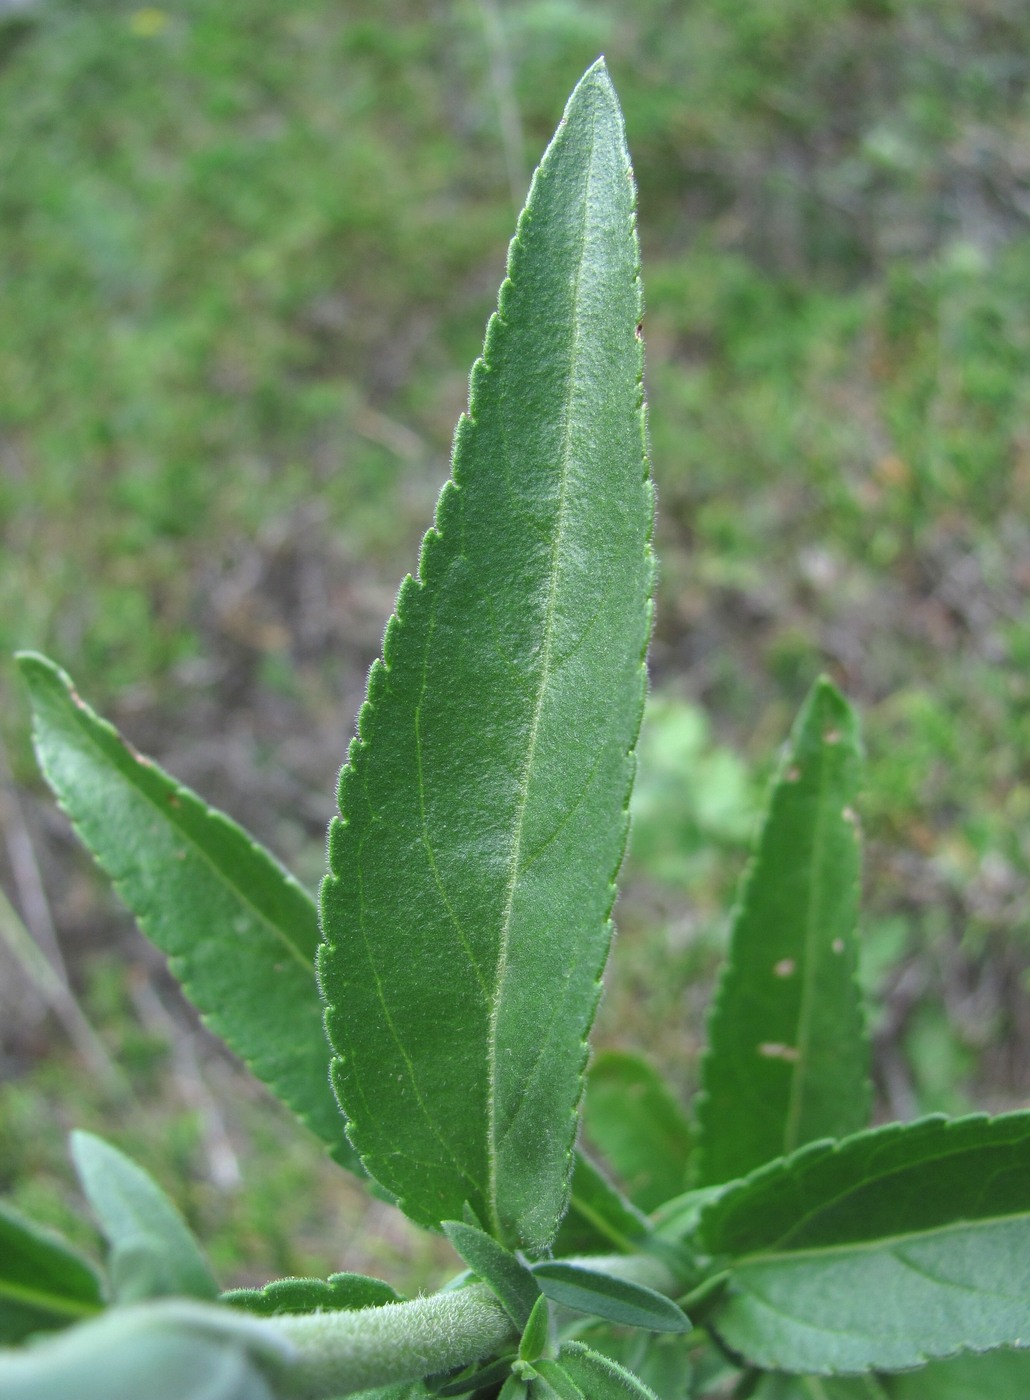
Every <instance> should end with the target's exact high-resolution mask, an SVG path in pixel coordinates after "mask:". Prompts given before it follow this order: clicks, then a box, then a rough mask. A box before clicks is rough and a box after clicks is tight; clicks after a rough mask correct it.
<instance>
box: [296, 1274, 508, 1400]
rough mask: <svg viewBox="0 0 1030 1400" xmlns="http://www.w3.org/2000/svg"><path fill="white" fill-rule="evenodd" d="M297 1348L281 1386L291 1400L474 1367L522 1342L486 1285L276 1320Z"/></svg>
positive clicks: (315, 1398)
mask: <svg viewBox="0 0 1030 1400" xmlns="http://www.w3.org/2000/svg"><path fill="white" fill-rule="evenodd" d="M269 1321H270V1322H272V1323H273V1325H274V1326H275V1328H276V1330H277V1331H278V1332H280V1333H281V1335H282V1336H284V1337H285V1338H286V1339H287V1340H288V1341H290V1342H291V1343H292V1344H293V1346H294V1347H295V1348H296V1351H297V1354H298V1355H297V1360H296V1361H295V1362H293V1364H292V1365H291V1366H290V1367H289V1370H288V1372H287V1373H286V1375H285V1377H284V1378H283V1380H282V1382H281V1383H280V1388H279V1390H280V1394H282V1395H284V1396H290V1397H291V1400H325V1398H326V1397H329V1396H343V1395H353V1394H355V1393H357V1392H359V1391H362V1390H374V1389H375V1388H376V1387H378V1386H385V1385H395V1384H399V1383H400V1382H403V1381H416V1380H419V1379H420V1378H421V1377H422V1376H429V1375H433V1374H434V1373H435V1372H437V1371H449V1370H453V1369H454V1368H455V1367H458V1366H467V1365H468V1364H469V1363H470V1362H472V1361H479V1360H481V1359H482V1358H483V1357H486V1356H490V1355H492V1354H493V1353H494V1352H497V1351H499V1350H501V1349H502V1348H503V1347H505V1346H506V1345H509V1344H510V1345H511V1346H513V1347H514V1345H515V1344H516V1343H517V1341H518V1333H517V1332H516V1331H515V1329H514V1327H513V1326H512V1322H511V1319H510V1318H509V1317H508V1314H507V1313H506V1312H505V1311H504V1309H503V1308H502V1307H501V1305H500V1303H499V1302H498V1301H497V1299H496V1298H495V1297H494V1295H493V1294H492V1293H491V1292H490V1290H489V1289H488V1288H486V1287H484V1286H483V1285H481V1284H474V1285H472V1286H471V1287H469V1288H460V1289H456V1290H454V1291H453V1292H450V1293H447V1292H445V1293H435V1294H433V1295H432V1296H431V1297H429V1298H416V1299H414V1300H413V1301H412V1302H410V1303H387V1304H386V1305H385V1306H384V1307H381V1308H364V1309H362V1310H360V1311H357V1312H318V1313H305V1314H296V1315H293V1316H291V1315H285V1316H282V1317H277V1318H274V1319H269Z"/></svg>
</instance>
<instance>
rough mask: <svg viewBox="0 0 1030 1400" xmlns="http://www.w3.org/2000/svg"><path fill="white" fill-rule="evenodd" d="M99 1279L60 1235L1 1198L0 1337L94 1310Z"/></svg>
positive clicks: (16, 1336)
mask: <svg viewBox="0 0 1030 1400" xmlns="http://www.w3.org/2000/svg"><path fill="white" fill-rule="evenodd" d="M101 1306H102V1304H101V1297H100V1280H99V1279H98V1278H97V1275H96V1273H95V1272H94V1271H93V1269H92V1267H91V1266H90V1264H89V1263H88V1262H87V1261H86V1260H85V1259H84V1258H82V1256H81V1255H79V1254H77V1253H76V1251H75V1250H73V1249H72V1248H71V1246H70V1245H68V1244H66V1243H65V1241H64V1240H62V1239H61V1238H60V1236H58V1235H55V1234H53V1233H52V1232H51V1231H49V1230H43V1229H41V1228H40V1227H39V1226H38V1225H35V1224H33V1222H32V1221H31V1220H26V1219H24V1218H23V1217H22V1216H21V1215H19V1214H18V1213H17V1212H16V1211H14V1210H12V1209H11V1207H10V1206H8V1205H5V1204H3V1203H2V1202H0V1342H2V1343H4V1344H5V1345H10V1343H12V1342H20V1341H21V1340H22V1338H24V1337H27V1336H30V1335H31V1334H32V1333H34V1332H42V1331H46V1330H47V1329H49V1328H52V1327H53V1328H58V1327H63V1326H66V1325H67V1323H68V1321H69V1320H74V1319H76V1318H80V1317H89V1315H90V1314H91V1313H93V1312H97V1311H99V1309H100V1307H101Z"/></svg>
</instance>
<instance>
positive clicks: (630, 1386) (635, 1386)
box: [536, 1342, 655, 1400]
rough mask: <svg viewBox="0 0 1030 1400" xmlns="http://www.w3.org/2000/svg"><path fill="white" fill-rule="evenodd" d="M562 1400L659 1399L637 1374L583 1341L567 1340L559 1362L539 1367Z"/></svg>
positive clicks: (548, 1362)
mask: <svg viewBox="0 0 1030 1400" xmlns="http://www.w3.org/2000/svg"><path fill="white" fill-rule="evenodd" d="M536 1369H537V1370H538V1371H539V1373H540V1375H541V1376H542V1377H543V1378H544V1380H545V1381H546V1382H547V1384H548V1385H549V1386H550V1387H551V1389H552V1390H553V1391H554V1393H555V1394H556V1395H557V1396H558V1397H559V1400H655V1396H654V1393H653V1392H652V1391H651V1390H649V1389H648V1387H647V1386H646V1385H644V1383H643V1381H641V1380H640V1379H639V1378H638V1377H637V1376H634V1375H633V1374H632V1372H630V1371H627V1370H626V1369H625V1367H623V1366H620V1365H619V1363H618V1362H617V1361H612V1360H611V1358H610V1357H607V1356H602V1355H601V1354H600V1352H596V1351H591V1349H590V1348H589V1347H586V1346H583V1344H582V1343H581V1342H566V1343H565V1345H564V1346H563V1347H562V1349H561V1351H560V1352H559V1353H558V1360H557V1361H540V1362H538V1363H537V1368H536Z"/></svg>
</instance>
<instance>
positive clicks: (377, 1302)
mask: <svg viewBox="0 0 1030 1400" xmlns="http://www.w3.org/2000/svg"><path fill="white" fill-rule="evenodd" d="M400 1301H401V1296H400V1294H399V1293H398V1292H397V1290H396V1289H395V1288H391V1286H390V1285H389V1284H388V1283H384V1282H383V1280H382V1279H378V1278H368V1277H367V1276H366V1275H365V1274H330V1275H329V1277H328V1278H327V1279H321V1278H277V1279H273V1281H272V1282H271V1283H266V1284H265V1286H264V1288H232V1289H229V1290H228V1291H227V1292H225V1293H223V1294H222V1302H223V1303H228V1304H229V1305H230V1307H234V1308H242V1309H243V1310H244V1311H245V1312H252V1313H257V1314H258V1316H259V1317H276V1316H278V1315H280V1314H281V1313H303V1312H316V1311H317V1310H319V1309H321V1310H323V1311H333V1310H335V1311H351V1310H353V1309H355V1308H381V1307H382V1306H383V1305H384V1304H385V1303H399V1302H400Z"/></svg>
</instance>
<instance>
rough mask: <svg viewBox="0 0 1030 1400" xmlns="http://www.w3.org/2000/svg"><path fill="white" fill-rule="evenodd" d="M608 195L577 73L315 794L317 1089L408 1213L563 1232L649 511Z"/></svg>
mask: <svg viewBox="0 0 1030 1400" xmlns="http://www.w3.org/2000/svg"><path fill="white" fill-rule="evenodd" d="M633 204H634V194H633V183H632V177H631V173H630V167H629V162H628V157H627V154H626V149H625V144H624V134H623V124H622V116H621V113H620V111H619V107H618V102H617V100H616V97H615V93H614V90H613V88H612V85H611V82H610V80H609V78H608V74H607V71H606V69H605V68H604V66H603V64H602V63H598V64H595V65H594V67H592V68H591V69H590V70H589V71H588V72H587V74H586V75H585V76H584V78H583V79H582V81H581V82H580V84H579V86H578V87H577V88H576V90H575V92H574V93H573V95H572V97H571V99H570V101H569V105H568V107H567V108H566V112H565V116H564V118H563V120H562V123H561V126H560V127H559V129H558V131H557V133H556V135H555V137H554V140H553V141H552V143H551V145H550V147H549V148H548V151H547V153H546V155H545V157H544V160H543V163H542V165H541V167H540V169H539V171H538V172H537V174H536V176H535V178H534V180H533V184H532V188H531V190H530V195H529V200H528V203H527V206H526V209H525V211H524V212H523V214H522V216H521V218H520V220H519V225H518V232H517V234H516V237H515V239H514V241H513V242H512V245H511V249H510V252H509V259H508V276H507V278H506V280H505V282H504V283H503V285H502V287H501V293H500V299H499V309H498V312H497V314H496V315H494V316H493V317H492V318H491V320H490V324H489V326H488V329H487V335H486V344H485V347H484V351H483V357H482V359H480V360H479V361H477V363H476V365H475V367H474V368H473V371H472V378H471V387H470V395H469V410H468V413H467V415H465V416H464V417H463V418H462V419H461V421H460V423H459V425H458V430H457V434H456V436H455V446H454V457H453V480H452V481H451V482H449V483H448V484H447V485H446V486H445V487H444V490H443V492H442V494H441V497H440V500H439V503H438V505H437V511H436V521H435V525H434V527H433V528H432V529H431V530H430V531H429V532H428V534H427V535H426V537H425V540H424V541H423V546H422V553H421V558H420V561H419V572H418V577H417V579H415V578H411V577H409V578H407V579H406V580H405V581H404V583H403V585H402V586H401V590H400V593H399V595H398V599H397V607H396V612H395V614H394V616H393V618H392V619H391V621H390V624H389V626H388V627H387V630H386V636H385V639H384V643H383V659H382V661H380V662H377V663H376V665H375V666H374V667H373V668H372V672H371V675H370V677H369V688H368V698H367V700H366V702H365V705H364V706H363V708H362V711H361V716H360V719H359V732H358V737H357V738H356V739H355V740H354V742H353V743H352V745H351V748H350V753H349V759H348V763H347V766H346V768H345V769H344V772H343V775H342V778H341V786H340V810H341V817H340V818H339V819H338V820H336V821H335V822H334V823H333V826H332V829H331V834H330V841H329V864H330V874H329V876H328V877H327V879H326V882H325V884H324V886H323V894H322V901H323V904H322V907H323V927H324V933H325V942H324V944H323V947H322V950H321V955H320V960H319V973H320V978H321V982H322V989H323V993H324V995H325V998H326V1002H327V1006H328V1011H327V1026H328V1029H329V1034H330V1038H331V1040H332V1042H333V1045H334V1047H335V1049H336V1051H337V1053H338V1058H337V1059H336V1060H335V1062H334V1066H333V1082H334V1085H335V1087H336V1090H337V1093H338V1095H339V1098H340V1102H341V1104H342V1105H343V1108H344V1111H345V1112H346V1114H347V1117H348V1119H349V1127H348V1130H349V1133H350V1135H351V1138H352V1140H353V1142H354V1144H355V1146H356V1147H357V1148H358V1151H359V1152H360V1154H361V1156H362V1159H363V1161H364V1162H365V1164H366V1166H367V1167H368V1169H369V1171H370V1172H371V1173H372V1174H373V1175H374V1176H375V1177H376V1178H377V1179H378V1180H379V1181H380V1182H382V1184H383V1185H384V1186H385V1187H386V1188H387V1189H388V1190H390V1191H392V1192H393V1193H395V1194H396V1196H397V1197H398V1198H399V1200H400V1202H401V1204H402V1205H403V1207H404V1209H405V1210H406V1211H407V1212H408V1214H409V1215H410V1216H411V1217H412V1218H413V1219H415V1220H417V1221H419V1222H421V1223H423V1224H425V1225H429V1226H436V1225H438V1223H439V1222H440V1221H441V1220H444V1219H453V1218H456V1217H457V1216H459V1215H460V1214H461V1208H462V1205H463V1203H464V1202H465V1201H466V1200H467V1201H469V1202H470V1203H471V1205H472V1207H473V1209H474V1210H475V1212H476V1215H477V1216H478V1217H479V1218H480V1219H481V1220H482V1221H483V1223H484V1226H485V1227H486V1228H487V1229H488V1230H489V1232H490V1233H491V1234H492V1235H494V1236H495V1237H496V1238H497V1239H499V1240H501V1241H502V1242H503V1243H505V1244H507V1245H509V1246H512V1247H520V1248H524V1249H527V1250H529V1251H531V1252H540V1251H542V1250H543V1249H545V1248H546V1247H547V1245H548V1244H549V1242H550V1241H551V1239H552V1238H553V1236H554V1233H555V1230H556V1229H557V1225H558V1222H559V1220H560V1219H561V1216H562V1214H563V1212H564V1209H565V1205H566V1199H567V1195H568V1180H569V1176H570V1174H571V1169H572V1148H573V1141H574V1138H575V1133H576V1106H577V1104H578V1102H579V1099H580V1096H581V1092H582V1074H583V1067H584V1062H585V1059H586V1037H587V1033H588V1031H589V1028H590V1025H591V1022H592V1021H593V1017H594V1012H595V1010H596V1006H597V999H598V993H599V989H600V976H601V970H602V968H603V966H604V962H605V958H606V956H607V952H608V946H609V943H610V940H611V923H610V917H609V916H610V911H611V907H612V901H613V899H614V893H615V883H614V881H615V874H616V871H617V869H618V866H619V863H620V861H621V858H622V853H623V848H624V845H625V839H626V822H627V817H626V809H627V802H628V796H629V789H630V784H631V781H632V775H633V757H632V749H633V745H634V742H635V739H636V735H637V730H638V727H639V723H640V714H641V708H642V704H643V695H644V651H645V646H646V642H647V636H648V630H649V625H650V624H649V617H650V605H649V597H650V592H651V585H652V563H651V554H650V533H651V518H652V493H651V487H650V483H649V480H648V477H647V465H646V456H645V442H644V420H643V401H642V390H641V372H642V353H641V352H642V347H641V343H640V341H639V339H638V338H637V335H636V334H635V332H636V328H637V325H638V322H639V319H640V306H641V301H640V286H639V276H638V251H637V244H636V238H635V233H634V224H633Z"/></svg>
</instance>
